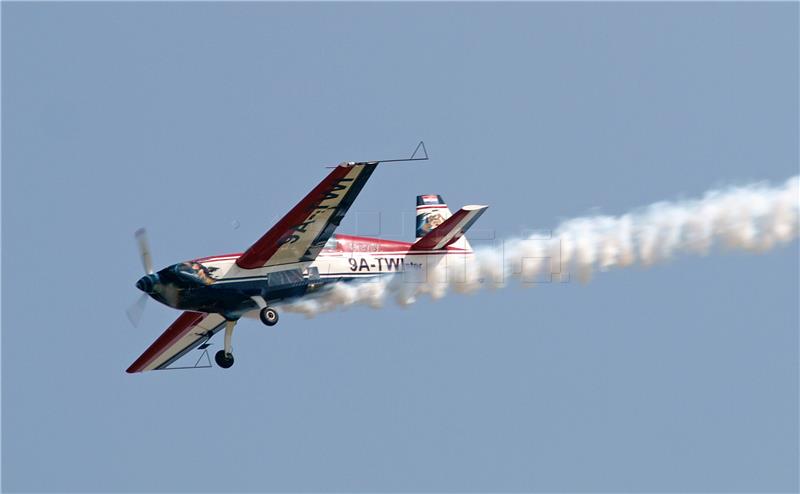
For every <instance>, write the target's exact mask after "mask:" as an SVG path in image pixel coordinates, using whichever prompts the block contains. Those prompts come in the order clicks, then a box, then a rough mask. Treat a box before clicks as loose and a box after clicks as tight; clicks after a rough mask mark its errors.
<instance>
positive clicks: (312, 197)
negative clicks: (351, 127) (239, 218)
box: [236, 166, 351, 269]
mask: <svg viewBox="0 0 800 494" xmlns="http://www.w3.org/2000/svg"><path fill="white" fill-rule="evenodd" d="M350 170H351V168H350V167H347V166H337V167H336V168H334V169H333V171H332V172H331V173H329V174H328V176H327V177H325V179H324V180H323V181H322V182H320V183H319V185H317V186H316V187H314V189H313V190H312V191H311V192H309V193H308V195H306V196H305V197H304V198H303V200H301V201H300V202H299V203H297V205H296V206H295V207H293V208H292V210H291V211H289V212H288V213H286V216H284V217H283V218H281V220H280V221H278V222H277V223H276V224H275V226H273V227H272V228H270V229H269V231H268V232H267V233H265V234H264V235H263V236H262V237H261V238H260V239H258V241H256V243H254V244H253V245H252V246H250V248H249V249H247V251H245V253H244V254H242V255H241V256H239V259H237V260H236V264H238V265H239V267H240V268H243V269H255V268H260V267H261V266H263V265H264V264H265V263H266V262H267V261H268V260H269V258H270V257H272V256H273V255H274V254H275V252H276V251H277V250H278V249H279V248H280V247H281V245H282V242H283V240H284V239H285V238H286V235H287V233H289V232H290V231H292V229H293V228H294V227H295V226H297V225H298V224H300V223H302V222H303V220H304V219H306V218H307V217H308V215H309V214H310V213H311V210H312V209H313V208H314V206H315V205H317V204H318V203H319V202H320V201H321V200H322V199H323V198H324V196H325V193H326V192H327V191H328V190H330V188H331V187H333V186H334V185H335V184H336V183H337V182H338V181H339V180H341V179H343V178H344V177H345V176H346V175H347V174H348V173H350Z"/></svg>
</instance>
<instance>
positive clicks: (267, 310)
mask: <svg viewBox="0 0 800 494" xmlns="http://www.w3.org/2000/svg"><path fill="white" fill-rule="evenodd" d="M258 318H259V319H261V322H263V323H264V324H266V325H267V326H274V325H276V324H278V311H276V310H275V309H273V308H272V307H264V308H263V309H261V310H260V311H259V312H258Z"/></svg>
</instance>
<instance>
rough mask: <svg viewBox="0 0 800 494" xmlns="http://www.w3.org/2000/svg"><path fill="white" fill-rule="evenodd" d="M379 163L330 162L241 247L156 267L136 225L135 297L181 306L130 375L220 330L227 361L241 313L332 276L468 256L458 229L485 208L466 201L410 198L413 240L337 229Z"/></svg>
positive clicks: (311, 292)
mask: <svg viewBox="0 0 800 494" xmlns="http://www.w3.org/2000/svg"><path fill="white" fill-rule="evenodd" d="M420 145H422V143H420ZM423 146H424V145H423ZM417 149H419V146H418V147H417ZM423 149H424V147H423ZM415 159H427V154H426V156H425V158H414V156H413V155H412V157H411V158H410V160H415ZM384 161H406V160H384ZM379 163H381V162H380V161H371V162H347V163H342V164H340V165H338V166H336V167H335V168H334V169H333V171H331V172H330V174H329V175H328V176H327V177H325V178H324V179H323V180H322V182H320V183H319V185H317V186H316V187H314V189H312V190H311V192H309V193H308V195H306V196H305V197H304V198H303V199H302V200H301V201H300V202H299V203H298V204H297V205H296V206H295V207H294V208H292V209H291V210H290V211H289V212H288V213H287V214H286V215H285V216H284V217H283V218H282V219H281V220H280V221H278V222H277V223H276V224H275V226H273V227H272V228H271V229H270V230H269V231H267V232H266V233H265V234H264V235H263V236H262V237H261V238H260V239H258V240H257V241H256V242H255V243H254V244H253V245H251V246H250V248H248V249H247V250H246V251H245V252H244V253H241V254H227V255H220V256H211V257H203V258H200V259H194V260H191V261H187V262H181V263H178V264H173V265H171V266H167V267H166V268H164V269H162V270H160V271H158V272H154V271H153V268H152V260H151V259H152V258H151V255H150V249H149V247H148V245H147V240H146V237H145V234H144V230H139V231H138V232H137V235H136V236H137V239H138V240H139V248H140V254H141V257H142V262H143V264H144V268H145V271H146V273H147V274H146V275H145V276H143V277H142V278H141V279H140V280H139V281H137V282H136V287H137V288H138V289H140V290H141V291H143V292H144V293H145V294H146V295H143V298H142V302H144V301H146V300H147V296H148V295H149V296H150V297H152V298H154V299H155V300H157V301H159V302H161V303H163V304H165V305H167V306H169V307H173V308H175V309H180V310H183V311H184V312H183V313H182V314H181V315H180V316H178V319H176V320H175V322H173V323H172V324H171V325H170V326H169V327H168V328H167V330H166V331H164V333H163V334H162V335H161V336H159V337H158V339H156V341H155V342H153V344H152V345H150V347H149V348H148V349H147V350H145V352H144V353H143V354H142V355H141V356H140V357H139V358H138V359H136V361H135V362H134V363H133V364H131V366H130V367H128V369H127V372H129V373H134V372H142V371H148V370H156V369H167V368H170V367H169V366H170V364H172V363H173V362H175V361H176V360H178V359H179V358H181V357H182V356H184V355H186V354H187V353H188V352H190V351H191V350H194V349H195V348H200V349H203V350H205V349H206V348H208V346H209V344H208V341H209V340H210V339H211V337H212V336H214V335H215V334H216V333H217V332H218V331H220V330H222V329H223V328H224V329H225V339H224V348H223V349H222V350H220V351H218V352H217V353H216V354H215V356H214V360H215V361H216V362H217V364H218V365H219V366H220V367H222V368H225V369H227V368H229V367H230V366H232V365H233V353H232V350H231V337H232V334H233V328H234V326H235V325H236V322H237V321H238V320H239V319H240V318H241V317H242V316H244V315H246V314H247V315H254V314H256V313H257V314H258V317H259V318H260V319H261V321H262V322H263V323H264V324H266V325H267V326H273V325H275V324H276V323H277V322H278V312H277V311H276V310H275V308H274V307H273V306H272V305H275V304H279V303H280V302H286V301H292V300H297V299H299V298H301V297H314V296H318V295H319V294H322V293H325V291H326V290H327V289H329V288H330V286H331V285H332V283H335V282H346V281H353V280H360V279H362V278H370V277H375V276H383V275H394V274H398V273H406V272H408V271H411V270H419V269H424V267H425V266H427V265H430V264H431V263H437V262H439V261H440V260H442V259H443V258H446V257H454V256H458V257H459V258H460V259H462V260H463V259H465V258H466V256H469V255H471V254H472V249H471V247H470V245H469V243H468V242H467V239H466V238H465V237H464V232H465V231H466V230H467V229H468V228H469V227H470V226H471V225H472V224H473V223H474V222H475V221H476V220H477V219H478V217H479V216H480V215H481V214H483V212H484V210H485V209H486V208H487V206H464V207H463V208H461V209H460V210H459V211H457V212H456V213H455V214H451V213H450V210H449V209H448V208H447V205H446V204H445V203H444V201H443V200H442V197H441V196H439V195H421V196H417V239H416V241H415V242H399V241H394V240H382V239H378V238H368V237H356V236H351V235H341V234H339V235H334V230H335V229H336V227H337V226H339V223H341V221H342V218H344V215H345V214H346V213H347V210H348V209H349V208H350V206H351V205H352V204H353V201H355V199H356V196H358V194H359V192H361V189H362V188H363V187H364V184H365V183H366V182H367V180H368V179H369V177H370V175H372V172H373V171H374V170H375V168H376V167H377V165H378V164H379ZM271 304H272V305H271ZM139 305H140V306H141V304H139Z"/></svg>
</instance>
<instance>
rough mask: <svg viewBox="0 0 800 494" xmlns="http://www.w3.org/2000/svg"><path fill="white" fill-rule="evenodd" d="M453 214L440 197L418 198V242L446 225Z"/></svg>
mask: <svg viewBox="0 0 800 494" xmlns="http://www.w3.org/2000/svg"><path fill="white" fill-rule="evenodd" d="M451 216H452V213H450V210H449V209H448V208H447V204H445V203H444V199H442V196H440V195H424V196H417V240H419V239H421V238H422V237H424V236H425V235H427V234H429V233H430V232H431V230H433V229H434V228H436V227H437V226H439V225H441V224H442V223H444V220H446V219H447V218H449V217H451Z"/></svg>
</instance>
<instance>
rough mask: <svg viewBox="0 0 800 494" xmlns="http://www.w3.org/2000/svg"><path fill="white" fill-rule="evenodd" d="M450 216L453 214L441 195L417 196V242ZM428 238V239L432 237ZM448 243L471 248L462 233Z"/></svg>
mask: <svg viewBox="0 0 800 494" xmlns="http://www.w3.org/2000/svg"><path fill="white" fill-rule="evenodd" d="M481 212H482V211H481ZM451 216H453V214H452V213H451V212H450V209H449V208H448V207H447V204H445V202H444V199H442V196H440V195H438V194H428V195H421V196H417V239H416V240H417V242H419V240H420V239H421V238H423V237H425V236H426V235H428V234H429V233H430V232H431V231H433V230H434V229H436V228H437V227H438V226H439V225H441V224H442V223H444V222H445V221H447V219H448V218H450V217H451ZM476 219H477V218H476ZM470 224H471V223H470ZM428 238H429V239H430V238H432V237H428ZM420 245H422V244H420ZM448 245H452V246H453V247H456V248H459V249H465V250H472V247H471V246H470V245H469V242H467V239H466V237H464V236H463V234H459V235H457V236H456V237H455V238H454V239H453V241H452V242H448Z"/></svg>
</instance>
